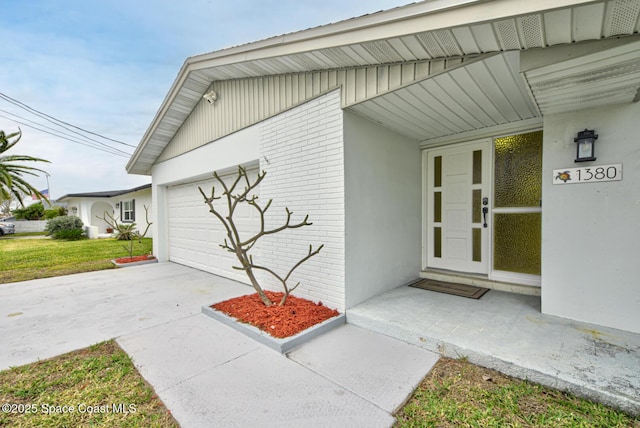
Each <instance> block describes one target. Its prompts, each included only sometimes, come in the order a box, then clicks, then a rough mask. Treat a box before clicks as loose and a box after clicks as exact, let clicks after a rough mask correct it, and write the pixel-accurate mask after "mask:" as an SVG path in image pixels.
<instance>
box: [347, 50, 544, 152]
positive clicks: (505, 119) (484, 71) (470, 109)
mask: <svg viewBox="0 0 640 428" xmlns="http://www.w3.org/2000/svg"><path fill="white" fill-rule="evenodd" d="M519 60H520V53H519V52H505V53H502V54H491V55H487V56H485V57H483V58H481V59H478V60H476V61H473V62H469V63H465V64H464V65H462V66H460V67H458V68H455V69H453V70H451V71H447V72H445V73H442V74H439V75H436V76H435V77H430V78H427V79H425V80H422V81H420V82H418V83H416V84H413V85H410V86H406V87H404V88H402V89H399V90H396V91H393V92H390V93H387V94H384V95H381V96H379V97H377V98H373V99H370V100H367V101H364V102H362V103H359V104H357V105H353V106H351V107H349V108H348V110H351V111H354V112H355V113H357V114H360V115H362V116H365V117H368V118H369V119H371V120H373V121H375V122H378V123H380V124H382V125H383V126H385V127H387V128H389V129H392V130H394V131H396V132H398V133H399V134H401V135H405V136H407V137H410V138H413V139H416V140H420V141H423V140H429V139H432V138H437V137H443V136H447V135H453V134H459V133H461V132H465V131H471V130H474V129H482V128H488V127H491V126H495V125H502V124H506V123H511V122H518V121H521V120H525V119H531V118H535V117H540V112H539V111H538V109H537V107H536V105H535V103H534V102H533V99H532V98H531V95H530V94H529V90H528V87H527V84H526V82H525V80H524V79H523V77H522V75H521V74H520V72H519V70H520V68H519V62H520V61H519Z"/></svg>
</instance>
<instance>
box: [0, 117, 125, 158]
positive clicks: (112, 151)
mask: <svg viewBox="0 0 640 428" xmlns="http://www.w3.org/2000/svg"><path fill="white" fill-rule="evenodd" d="M0 117H3V118H5V119H9V120H11V121H14V122H16V123H19V124H21V125H24V126H27V127H29V128H33V129H36V130H38V131H40V132H44V133H45V134H49V135H53V136H55V137H58V138H62V139H65V140H68V141H71V142H73V143H76V144H80V145H82V146H86V147H90V148H92V149H96V150H100V151H103V152H106V153H109V154H112V155H116V156H122V157H124V158H128V157H129V156H131V155H130V154H128V153H126V152H123V151H122V150H119V149H116V148H113V147H109V146H107V147H108V148H103V147H99V146H96V145H92V144H90V143H87V142H84V141H80V140H75V139H73V138H70V137H67V136H64V135H60V134H56V133H54V132H51V131H46V130H44V129H41V128H39V127H37V126H35V125H30V124H28V123H26V122H22V121H19V120H16V119H12V118H10V117H7V116H5V115H3V114H0ZM27 120H28V119H27ZM41 126H42V125H41ZM56 132H59V131H56Z"/></svg>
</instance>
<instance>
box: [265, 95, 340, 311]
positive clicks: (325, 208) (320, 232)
mask: <svg viewBox="0 0 640 428" xmlns="http://www.w3.org/2000/svg"><path fill="white" fill-rule="evenodd" d="M342 114H343V113H342V110H341V108H340V92H339V91H337V90H336V91H333V92H330V93H328V94H326V95H323V96H320V97H318V98H316V99H314V100H311V101H309V102H307V103H305V104H303V105H301V106H298V107H296V108H293V109H291V110H289V111H287V112H284V113H282V114H280V115H278V116H276V117H273V118H270V119H268V120H266V121H264V122H262V124H261V127H262V129H261V141H260V152H261V153H260V155H261V158H260V168H261V169H262V170H264V171H266V172H267V176H266V177H265V179H264V181H263V182H262V183H261V186H260V187H261V188H260V201H261V204H262V205H264V204H266V202H267V201H268V200H269V199H273V203H272V205H271V207H270V209H269V211H268V213H267V215H266V221H267V223H266V224H267V228H269V227H277V226H280V225H282V224H283V223H284V221H285V219H286V213H285V207H288V208H289V210H290V211H293V216H292V219H291V223H292V224H294V223H299V222H300V221H302V219H304V216H305V215H306V214H309V221H311V222H313V225H312V226H306V227H303V228H299V229H291V230H286V231H283V232H281V233H278V234H275V235H272V236H268V237H265V238H263V239H262V243H261V244H262V245H261V246H260V252H259V254H260V256H259V257H256V259H255V260H254V261H255V262H256V264H262V265H265V266H268V267H269V268H272V269H273V270H274V271H276V272H277V273H278V274H280V275H282V276H284V275H286V273H287V272H288V271H289V269H291V267H292V266H293V265H294V264H295V263H296V262H297V261H298V260H300V259H301V258H302V257H304V256H305V255H306V254H307V253H308V251H309V245H310V244H311V245H313V247H314V249H315V248H316V247H317V246H319V245H320V244H324V248H323V249H322V251H321V252H320V254H318V255H316V256H315V257H313V258H312V259H310V260H309V261H307V262H305V263H304V264H303V265H302V266H300V267H299V268H298V269H297V270H296V271H295V273H294V275H293V276H292V280H291V281H290V283H291V284H292V285H294V284H296V283H297V282H298V281H300V282H301V285H300V287H299V288H298V289H297V290H296V291H295V292H294V294H295V295H298V296H300V297H305V298H308V299H311V300H314V301H318V300H320V301H322V302H323V303H324V304H326V305H327V306H330V307H333V308H336V309H338V310H340V311H344V307H345V290H344V279H345V262H344V260H345V253H344V232H345V231H344V144H343V117H342ZM261 274H262V275H261V283H262V284H263V285H264V286H265V288H268V289H273V290H281V286H280V285H279V283H278V282H277V281H276V280H274V279H273V278H272V277H271V276H270V275H269V274H268V273H265V272H261Z"/></svg>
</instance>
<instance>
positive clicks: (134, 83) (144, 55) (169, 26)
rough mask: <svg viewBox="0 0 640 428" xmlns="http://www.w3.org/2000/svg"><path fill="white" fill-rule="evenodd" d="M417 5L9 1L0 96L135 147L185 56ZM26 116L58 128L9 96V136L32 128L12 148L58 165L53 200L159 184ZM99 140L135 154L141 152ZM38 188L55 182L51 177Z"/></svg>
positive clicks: (383, 1) (2, 4)
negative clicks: (51, 132)
mask: <svg viewBox="0 0 640 428" xmlns="http://www.w3.org/2000/svg"><path fill="white" fill-rule="evenodd" d="M407 3H410V1H408V0H367V1H362V0H324V1H316V0H313V1H312V0H278V1H274V0H234V1H220V0H187V1H184V2H179V1H176V0H133V1H132V0H103V1H93V0H55V1H54V0H28V1H24V0H0V40H2V50H1V52H2V55H1V57H2V66H0V93H2V94H4V95H6V96H8V97H11V98H12V99H14V100H17V101H19V102H21V103H24V104H26V105H28V106H29V107H31V108H33V109H35V110H38V111H40V112H43V113H46V114H47V115H50V116H53V117H55V118H56V119H60V120H63V121H65V122H67V123H69V124H71V125H74V126H77V127H80V128H83V129H86V130H90V131H92V132H95V133H98V134H100V135H104V136H107V137H110V138H112V139H115V140H119V141H121V142H124V143H127V144H130V145H134V146H135V145H137V144H138V143H139V141H140V139H141V138H142V135H143V134H144V132H145V131H146V129H147V126H148V125H149V123H150V122H151V120H152V118H153V116H154V115H155V113H156V111H157V109H158V108H159V107H160V103H161V102H162V100H163V99H164V96H165V95H166V93H167V91H168V90H169V87H170V86H171V84H172V83H173V80H174V79H175V77H176V75H177V73H178V71H179V69H180V67H181V66H182V64H183V62H184V60H185V59H186V58H187V57H189V56H193V55H197V54H201V53H205V52H211V51H216V50H219V49H222V48H225V47H229V46H235V45H239V44H243V43H248V42H252V41H256V40H261V39H264V38H268V37H271V36H275V35H280V34H284V33H289V32H292V31H298V30H303V29H307V28H310V27H315V26H318V25H323V24H327V23H330V22H336V21H340V20H343V19H349V18H352V17H355V16H360V15H363V14H367V13H372V12H375V11H379V10H383V9H389V8H393V7H396V6H401V5H404V4H407ZM17 116H20V117H17ZM25 119H28V120H32V121H36V122H38V123H39V124H40V125H38V126H40V127H41V126H42V125H46V126H50V127H54V125H53V124H51V123H49V122H47V121H45V120H44V119H42V118H38V117H35V116H34V115H32V114H31V113H29V112H27V111H25V110H24V109H21V108H19V107H17V106H16V105H15V104H12V103H10V102H8V101H7V100H6V99H1V98H0V129H2V130H4V131H5V132H7V133H9V132H13V131H16V130H17V127H18V126H20V128H21V129H22V131H23V137H22V140H21V142H20V143H19V144H18V145H17V146H16V148H15V149H14V150H13V153H17V154H25V155H31V156H37V157H42V158H45V159H48V160H50V161H51V164H48V165H46V166H44V165H43V166H44V169H45V170H46V171H47V172H48V173H49V175H50V179H49V185H50V188H51V196H52V197H53V198H57V197H60V196H62V195H63V194H68V193H78V192H87V191H99V190H111V189H126V188H130V187H135V186H138V185H141V184H145V183H149V182H150V177H144V176H135V175H128V174H127V173H126V171H125V169H124V166H125V164H126V163H127V161H128V156H126V157H124V156H117V155H115V154H111V153H105V152H103V151H99V150H96V149H93V148H88V147H86V146H83V145H80V144H78V143H77V142H71V141H68V140H65V139H63V138H60V137H54V136H51V135H48V134H46V133H44V132H41V131H38V130H35V129H32V128H31V127H28V126H25V125H24V124H19V123H18V121H21V122H24V123H30V124H31V125H33V123H32V122H26V121H25ZM70 129H71V131H77V130H76V129H75V128H70ZM65 132H67V133H69V132H70V131H68V130H67V131H65ZM73 138H77V137H73ZM92 138H94V139H97V140H99V141H101V142H103V143H105V144H108V145H110V146H113V147H115V148H118V149H121V150H124V151H126V152H129V153H132V152H133V148H132V147H129V146H125V145H122V144H118V143H114V142H111V141H105V140H101V139H99V138H97V137H92ZM83 141H84V142H86V140H83ZM91 144H92V143H91ZM31 182H32V184H34V185H35V186H36V187H38V188H41V189H45V188H46V187H47V180H46V177H45V176H44V175H42V176H41V177H38V178H33V179H32V180H31Z"/></svg>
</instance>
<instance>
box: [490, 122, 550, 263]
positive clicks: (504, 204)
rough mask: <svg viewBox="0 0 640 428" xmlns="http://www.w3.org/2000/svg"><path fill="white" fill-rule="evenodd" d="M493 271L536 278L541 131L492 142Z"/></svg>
mask: <svg viewBox="0 0 640 428" xmlns="http://www.w3.org/2000/svg"><path fill="white" fill-rule="evenodd" d="M494 193H495V198H494V199H495V201H494V202H495V203H494V207H493V216H494V217H493V218H494V228H493V234H494V237H493V270H494V271H504V272H512V273H516V274H526V275H540V249H541V216H542V208H541V198H542V131H538V132H530V133H527V134H519V135H512V136H509V137H502V138H496V139H495V172H494Z"/></svg>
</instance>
